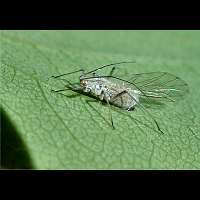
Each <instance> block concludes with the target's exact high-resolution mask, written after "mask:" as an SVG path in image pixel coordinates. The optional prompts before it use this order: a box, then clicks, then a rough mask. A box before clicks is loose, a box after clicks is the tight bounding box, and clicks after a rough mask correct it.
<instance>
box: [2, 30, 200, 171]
mask: <svg viewBox="0 0 200 200" xmlns="http://www.w3.org/2000/svg"><path fill="white" fill-rule="evenodd" d="M0 55H1V62H0V66H1V67H0V68H1V73H0V102H1V121H2V123H1V126H2V127H1V128H2V137H1V144H2V155H1V156H2V159H1V167H2V168H35V169H174V168H175V169H188V168H192V169H197V168H200V107H199V98H200V90H199V88H198V87H199V84H200V78H199V77H200V69H199V68H200V66H199V64H200V56H199V55H200V31H114V30H113V31H110V30H109V31H1V32H0ZM129 60H136V62H137V63H136V64H134V65H130V69H129V70H130V73H140V72H151V71H166V72H169V73H172V74H174V75H177V76H179V77H181V78H182V79H183V80H185V81H186V82H187V83H188V85H189V87H190V93H189V94H188V95H187V96H186V98H185V99H184V100H183V101H180V102H177V103H174V104H169V105H166V106H165V107H163V108H161V109H150V112H151V113H152V115H153V116H155V118H156V120H157V121H158V122H159V125H160V126H161V127H162V129H163V130H164V132H165V134H164V135H162V136H161V135H159V134H158V133H157V132H156V131H155V130H154V128H153V127H151V126H150V127H149V126H147V124H148V121H149V118H148V116H145V115H144V113H143V112H141V110H139V109H137V110H136V111H134V112H131V113H130V115H127V114H125V113H123V112H122V113H121V112H120V113H119V112H116V111H113V112H112V113H113V120H114V123H115V124H116V130H112V128H111V127H110V124H109V123H110V122H109V111H108V107H107V106H105V105H101V104H99V103H98V102H91V103H90V104H88V103H87V100H92V98H90V97H87V96H84V95H76V94H75V93H74V92H72V91H67V92H65V93H63V94H65V95H66V96H64V95H60V94H58V93H57V94H55V93H52V92H51V89H52V87H53V88H54V89H55V88H56V89H61V88H62V87H63V83H61V82H59V81H55V80H51V81H48V77H50V76H52V75H57V74H62V73H67V72H71V71H73V70H77V69H79V68H84V69H86V70H87V69H93V68H95V67H97V66H101V65H104V64H109V63H113V62H120V61H129ZM76 81H78V75H77V80H76ZM150 124H151V123H150Z"/></svg>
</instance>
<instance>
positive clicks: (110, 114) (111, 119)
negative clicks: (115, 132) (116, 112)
mask: <svg viewBox="0 0 200 200" xmlns="http://www.w3.org/2000/svg"><path fill="white" fill-rule="evenodd" d="M106 102H107V104H108V106H109V116H110V121H111V125H112V128H113V129H115V127H114V124H113V118H112V113H111V108H110V103H109V101H108V100H106Z"/></svg>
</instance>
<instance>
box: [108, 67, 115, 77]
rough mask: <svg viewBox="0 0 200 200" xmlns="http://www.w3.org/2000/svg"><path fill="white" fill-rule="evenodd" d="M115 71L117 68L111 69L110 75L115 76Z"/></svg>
mask: <svg viewBox="0 0 200 200" xmlns="http://www.w3.org/2000/svg"><path fill="white" fill-rule="evenodd" d="M115 69H116V68H115V67H113V68H112V69H111V71H110V73H109V76H112V75H113V73H114V71H115Z"/></svg>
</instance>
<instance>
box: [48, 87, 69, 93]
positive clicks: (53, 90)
mask: <svg viewBox="0 0 200 200" xmlns="http://www.w3.org/2000/svg"><path fill="white" fill-rule="evenodd" d="M66 90H69V89H68V88H66V89H61V90H51V92H62V91H66Z"/></svg>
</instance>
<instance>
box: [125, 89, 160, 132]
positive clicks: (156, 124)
mask: <svg viewBox="0 0 200 200" xmlns="http://www.w3.org/2000/svg"><path fill="white" fill-rule="evenodd" d="M127 94H128V95H129V96H130V97H131V98H132V99H133V101H135V102H136V103H137V104H138V105H139V106H140V107H141V108H142V109H143V111H145V112H146V113H148V115H149V116H150V117H151V119H152V120H153V121H154V123H155V124H156V127H157V129H158V131H159V132H160V133H162V134H164V132H163V131H162V130H161V129H160V127H159V125H158V122H157V121H156V120H155V119H154V117H153V116H152V114H151V113H150V112H149V111H148V110H146V109H145V107H144V106H143V105H142V104H140V103H139V102H138V101H137V100H136V99H135V98H134V97H133V96H132V95H131V94H129V93H127Z"/></svg>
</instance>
